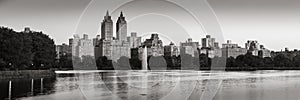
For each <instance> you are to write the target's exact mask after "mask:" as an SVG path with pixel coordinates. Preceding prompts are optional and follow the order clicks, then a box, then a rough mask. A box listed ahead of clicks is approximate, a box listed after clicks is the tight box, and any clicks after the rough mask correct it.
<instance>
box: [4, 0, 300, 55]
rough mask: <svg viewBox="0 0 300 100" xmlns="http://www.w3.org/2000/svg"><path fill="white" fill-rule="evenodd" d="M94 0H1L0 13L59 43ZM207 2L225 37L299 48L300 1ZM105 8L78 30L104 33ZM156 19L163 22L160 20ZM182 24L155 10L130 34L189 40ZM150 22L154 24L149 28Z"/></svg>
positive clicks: (15, 24)
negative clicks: (100, 30) (100, 27)
mask: <svg viewBox="0 0 300 100" xmlns="http://www.w3.org/2000/svg"><path fill="white" fill-rule="evenodd" d="M119 1H121V0H119ZM89 2H90V0H0V13H2V15H1V17H0V22H1V23H0V25H1V26H6V27H10V28H13V29H15V30H16V31H22V30H23V29H24V27H26V26H29V27H30V28H31V29H32V30H35V31H43V32H44V33H46V34H48V35H49V36H50V37H51V38H53V39H54V40H55V43H56V44H61V43H67V42H68V38H70V37H72V36H73V32H75V30H76V26H77V23H78V19H79V18H80V15H81V13H82V11H84V9H85V7H86V6H87V5H88V4H89ZM208 2H209V4H210V5H211V7H212V9H213V10H214V11H215V14H216V15H217V17H218V20H219V23H220V26H221V27H222V31H223V36H224V39H225V40H227V39H230V40H232V41H233V42H234V43H238V44H239V45H240V46H241V47H244V43H245V42H246V41H247V40H258V41H259V42H260V43H261V44H263V45H265V47H266V48H268V49H271V50H280V49H284V48H285V47H288V48H290V49H294V48H295V49H297V48H300V46H299V45H298V44H297V42H296V41H297V40H298V37H299V36H300V35H299V33H300V30H299V29H298V27H299V26H300V25H299V24H300V19H299V18H300V14H299V13H297V11H299V10H300V7H299V6H298V5H299V4H300V1H298V0H285V1H283V0H251V1H250V0H208ZM109 9H114V8H109ZM174 9H175V8H174ZM106 10H107V9H105V7H103V8H102V9H99V10H95V11H94V10H91V11H89V12H87V13H92V14H94V16H93V18H96V19H91V20H88V21H86V23H87V24H84V23H83V24H81V25H87V26H89V27H90V29H86V30H88V31H80V30H79V32H86V33H88V34H89V35H90V36H89V37H90V38H93V37H95V36H96V34H99V33H97V32H98V29H99V24H100V22H101V21H102V20H103V16H104V15H105V11H106ZM173 11H174V14H175V13H176V11H178V10H176V9H175V10H173ZM118 14H119V12H115V13H113V14H112V17H113V21H114V23H115V22H116V19H117V17H118ZM124 14H125V17H127V16H128V17H129V18H130V17H133V16H131V15H132V13H129V12H128V13H127V12H126V11H124ZM83 17H84V16H83ZM179 17H185V16H179ZM145 19H147V20H145ZM151 19H152V20H151ZM153 19H160V20H159V21H158V22H156V21H157V20H153ZM95 20H96V21H95ZM127 20H129V19H127ZM91 22H93V23H91ZM141 22H143V23H141ZM144 23H149V24H144ZM156 23H163V24H158V25H157V24H156ZM191 24H193V23H191ZM114 25H115V24H114ZM182 25H184V24H182V23H180V24H178V23H174V21H172V20H170V19H169V18H167V17H164V16H159V15H155V14H150V15H147V16H142V17H139V18H136V20H133V21H130V22H129V23H128V26H129V30H128V35H130V32H131V31H136V32H138V34H143V33H145V32H149V31H150V30H153V31H157V32H162V33H165V34H167V36H174V37H171V39H175V40H176V41H182V42H184V41H185V40H186V39H187V38H188V36H187V35H183V36H184V37H182V35H180V36H177V37H176V35H172V34H179V33H181V34H183V33H185V32H186V30H184V29H183V28H181V27H182ZM162 26H168V27H167V28H165V29H164V28H159V27H162ZM79 27H80V26H79ZM147 27H152V28H148V29H146V28H147ZM154 29H158V30H154ZM167 29H169V30H167ZM170 29H174V30H170ZM199 29H200V28H199ZM114 31H115V29H114ZM199 31H201V30H199ZM173 32H174V33H173ZM114 33H115V32H114ZM78 34H82V33H78ZM99 35H100V34H99ZM204 37H205V34H201V33H200V34H199V36H197V37H193V39H194V40H195V41H200V38H204ZM217 39H218V38H217ZM224 42H225V41H223V43H224ZM298 43H299V42H298ZM164 44H168V43H164ZM177 45H178V44H177Z"/></svg>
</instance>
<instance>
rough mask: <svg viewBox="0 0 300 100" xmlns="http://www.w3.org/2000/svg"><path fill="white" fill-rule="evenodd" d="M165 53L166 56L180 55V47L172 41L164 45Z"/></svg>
mask: <svg viewBox="0 0 300 100" xmlns="http://www.w3.org/2000/svg"><path fill="white" fill-rule="evenodd" d="M164 55H165V56H169V57H172V56H178V55H179V48H178V47H177V46H175V44H174V43H172V42H171V43H170V44H169V45H166V46H165V47H164Z"/></svg>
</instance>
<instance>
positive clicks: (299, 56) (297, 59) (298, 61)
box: [293, 55, 300, 68]
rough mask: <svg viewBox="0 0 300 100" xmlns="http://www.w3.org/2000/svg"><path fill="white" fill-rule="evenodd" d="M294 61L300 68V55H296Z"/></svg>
mask: <svg viewBox="0 0 300 100" xmlns="http://www.w3.org/2000/svg"><path fill="white" fill-rule="evenodd" d="M293 63H294V65H295V67H296V68H300V55H296V56H295V57H294V58H293Z"/></svg>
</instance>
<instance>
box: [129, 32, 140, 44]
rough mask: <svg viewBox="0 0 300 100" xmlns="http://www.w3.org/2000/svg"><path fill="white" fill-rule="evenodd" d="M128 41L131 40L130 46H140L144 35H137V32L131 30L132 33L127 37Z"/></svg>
mask: <svg viewBox="0 0 300 100" xmlns="http://www.w3.org/2000/svg"><path fill="white" fill-rule="evenodd" d="M127 41H128V42H129V47H130V48H138V47H140V46H141V43H142V37H137V33H136V32H131V35H130V36H129V37H127Z"/></svg>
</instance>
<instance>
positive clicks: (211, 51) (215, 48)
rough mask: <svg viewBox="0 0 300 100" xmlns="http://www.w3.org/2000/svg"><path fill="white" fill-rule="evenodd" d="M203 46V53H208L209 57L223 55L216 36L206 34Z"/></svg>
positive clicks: (201, 50)
mask: <svg viewBox="0 0 300 100" xmlns="http://www.w3.org/2000/svg"><path fill="white" fill-rule="evenodd" d="M201 40H202V47H201V48H200V53H201V54H207V55H208V57H210V58H214V57H221V56H222V50H221V49H220V47H219V43H218V42H216V39H215V38H212V37H211V36H210V35H206V37H205V38H202V39H201Z"/></svg>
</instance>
